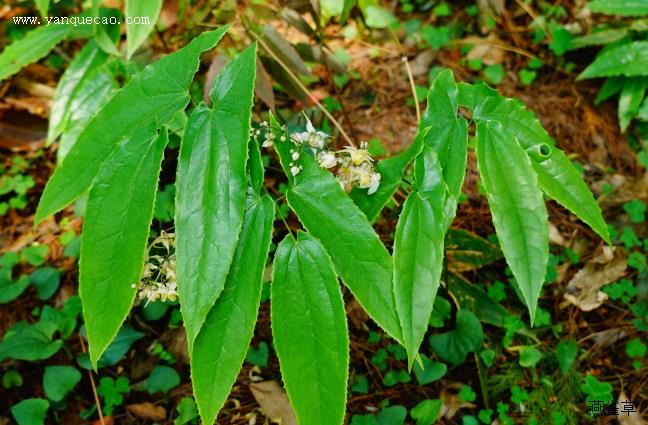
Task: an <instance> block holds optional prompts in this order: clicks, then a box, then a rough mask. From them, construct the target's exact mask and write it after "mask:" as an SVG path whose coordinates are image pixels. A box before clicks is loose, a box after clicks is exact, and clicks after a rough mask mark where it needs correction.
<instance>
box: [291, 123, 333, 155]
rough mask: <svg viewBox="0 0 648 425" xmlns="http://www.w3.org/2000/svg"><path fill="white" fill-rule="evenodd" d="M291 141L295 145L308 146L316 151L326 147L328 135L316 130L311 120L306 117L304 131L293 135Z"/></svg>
mask: <svg viewBox="0 0 648 425" xmlns="http://www.w3.org/2000/svg"><path fill="white" fill-rule="evenodd" d="M291 139H292V140H293V142H294V143H295V144H297V145H308V146H311V147H313V148H316V149H323V148H324V147H325V146H326V139H328V134H326V133H324V132H323V131H318V130H316V129H315V127H314V126H313V123H312V122H311V120H310V119H308V117H306V131H304V132H301V133H293V134H292V135H291Z"/></svg>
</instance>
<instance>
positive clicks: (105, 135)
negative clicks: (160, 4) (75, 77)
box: [1, 25, 228, 224]
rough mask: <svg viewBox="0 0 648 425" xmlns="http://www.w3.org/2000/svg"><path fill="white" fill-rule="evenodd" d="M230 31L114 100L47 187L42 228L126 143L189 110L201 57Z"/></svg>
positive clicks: (197, 43) (176, 56)
mask: <svg viewBox="0 0 648 425" xmlns="http://www.w3.org/2000/svg"><path fill="white" fill-rule="evenodd" d="M57 26H58V25H54V26H53V27H57ZM44 28H50V27H44ZM227 29H228V27H223V28H221V29H218V30H216V31H210V32H206V33H203V34H201V35H200V36H198V37H196V38H195V39H193V41H191V43H189V45H187V46H186V47H184V48H183V49H180V50H178V51H177V52H175V53H173V54H170V55H168V56H165V57H163V58H162V59H160V60H159V61H157V62H155V63H153V64H151V65H149V66H147V67H146V68H145V69H144V70H143V71H141V72H140V73H138V74H137V75H135V77H133V78H132V79H131V80H130V81H129V83H128V84H127V85H126V86H125V87H124V88H123V89H121V90H120V91H119V92H117V93H116V94H115V96H113V97H112V98H111V99H110V101H109V102H108V103H107V104H106V105H105V106H104V107H103V108H102V109H101V110H100V111H99V112H98V113H97V114H96V115H95V116H94V118H93V119H92V120H91V121H90V122H89V123H88V125H87V126H86V128H85V129H84V130H83V131H82V132H81V134H80V135H79V138H78V140H77V142H76V143H75V144H74V147H73V148H72V149H71V150H70V152H69V154H68V156H67V157H66V158H65V160H64V161H63V163H62V164H61V165H60V166H59V167H58V168H57V169H56V171H55V172H54V175H53V176H52V178H51V179H50V181H49V182H48V184H47V186H46V187H45V191H44V192H43V196H42V197H41V200H40V203H39V205H38V210H37V211H36V217H35V220H34V221H35V223H36V224H38V223H40V222H41V221H43V219H44V218H45V217H47V216H48V215H50V214H53V213H55V212H57V211H59V210H61V209H62V208H64V207H65V206H66V205H67V204H69V203H70V202H72V201H73V200H74V199H75V198H76V197H78V196H79V195H80V194H81V193H83V191H85V190H86V189H88V187H89V186H90V185H91V184H92V180H93V179H94V177H95V176H96V174H97V170H99V168H100V166H101V164H102V163H103V162H104V161H105V160H106V158H108V156H109V155H110V153H111V152H112V151H113V150H114V149H115V147H116V146H117V145H118V144H119V142H120V141H121V140H124V139H128V138H129V137H130V136H131V135H132V134H133V133H134V132H136V131H138V128H140V127H144V126H148V125H150V124H153V125H155V126H158V127H159V126H161V125H163V124H164V123H166V122H167V121H168V120H169V119H171V117H173V115H174V114H175V113H176V112H177V111H179V110H181V109H184V108H185V107H186V105H187V104H188V103H189V91H188V88H189V84H190V83H191V81H192V79H193V75H194V73H195V72H196V70H197V69H198V62H199V57H200V53H201V52H203V51H205V50H209V49H211V48H213V47H214V46H215V45H216V43H218V41H219V40H220V39H221V38H222V36H223V35H224V34H225V32H226V31H227ZM39 30H40V29H39ZM39 30H36V31H39ZM31 49H33V48H31ZM27 51H31V50H30V49H27ZM1 68H2V69H4V67H1Z"/></svg>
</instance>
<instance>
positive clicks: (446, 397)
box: [439, 382, 477, 419]
mask: <svg viewBox="0 0 648 425" xmlns="http://www.w3.org/2000/svg"><path fill="white" fill-rule="evenodd" d="M462 386H463V384H461V383H459V382H455V383H452V384H450V385H448V386H447V387H445V388H443V389H442V390H441V394H440V395H439V398H440V399H441V403H442V404H441V411H440V412H439V414H440V415H441V416H443V417H444V418H446V419H452V417H453V416H454V415H456V414H457V412H458V411H459V409H463V408H468V409H474V408H476V407H477V406H476V405H474V404H472V403H468V402H466V401H461V400H459V395H458V393H457V391H458V390H460V389H461V387H462ZM450 389H452V391H450Z"/></svg>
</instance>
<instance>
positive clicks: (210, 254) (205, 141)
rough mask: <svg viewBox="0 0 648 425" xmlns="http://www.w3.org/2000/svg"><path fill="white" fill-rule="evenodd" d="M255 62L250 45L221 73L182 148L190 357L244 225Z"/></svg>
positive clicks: (179, 205) (181, 261)
mask: <svg viewBox="0 0 648 425" xmlns="http://www.w3.org/2000/svg"><path fill="white" fill-rule="evenodd" d="M255 58H256V45H252V46H250V47H249V48H248V49H246V50H244V51H243V52H241V53H240V54H239V55H238V56H237V57H235V58H234V59H233V60H232V62H231V63H229V64H228V65H227V66H226V67H225V68H224V69H223V70H222V71H221V73H220V74H219V75H218V77H217V78H216V80H215V81H214V85H213V87H212V90H211V93H210V97H211V99H212V102H213V106H212V108H211V109H210V108H208V107H206V106H204V105H199V106H198V107H197V108H196V109H195V110H194V112H193V113H192V114H191V116H190V117H189V121H188V122H187V127H186V129H185V133H184V138H183V140H182V145H181V147H180V158H179V162H178V179H177V183H176V186H177V190H176V193H177V197H176V219H175V225H176V257H177V275H178V293H179V296H180V307H181V310H182V317H183V320H184V325H185V329H186V330H187V339H188V343H189V352H190V353H191V351H192V349H193V341H194V339H195V338H196V335H198V332H199V331H200V328H201V326H202V324H203V322H204V321H205V318H206V317H207V314H208V313H209V310H210V309H211V307H212V306H213V305H214V302H215V301H216V299H217V298H218V296H219V295H220V293H221V291H222V290H223V285H224V284H225V279H226V278H227V271H228V270H229V267H230V264H231V262H232V258H233V256H234V250H235V249H236V241H237V239H238V236H239V233H240V231H241V225H242V223H243V213H244V211H245V191H246V188H247V173H246V163H247V158H248V141H249V138H250V118H251V108H252V96H253V94H254V76H255V72H256V62H255V60H256V59H255Z"/></svg>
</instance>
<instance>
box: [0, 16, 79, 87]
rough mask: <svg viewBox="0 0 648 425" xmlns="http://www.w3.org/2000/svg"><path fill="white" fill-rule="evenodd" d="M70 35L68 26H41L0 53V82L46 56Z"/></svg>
mask: <svg viewBox="0 0 648 425" xmlns="http://www.w3.org/2000/svg"><path fill="white" fill-rule="evenodd" d="M69 33H70V26H69V25H41V26H40V27H38V28H36V29H35V30H33V31H30V32H29V33H27V35H25V36H24V37H23V38H21V39H20V40H18V41H14V42H13V43H11V44H10V45H9V46H7V47H6V48H5V49H4V50H3V51H2V53H0V81H2V80H4V79H5V78H7V77H10V76H12V75H14V74H15V73H16V72H18V71H20V70H21V69H22V68H23V67H25V66H27V65H29V64H30V63H33V62H36V61H37V60H39V59H42V58H43V57H45V56H47V54H48V53H49V52H50V51H51V50H52V49H53V48H54V46H56V45H57V44H58V43H60V42H61V41H63V40H64V39H65V38H66V37H67V36H68V34H69Z"/></svg>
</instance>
